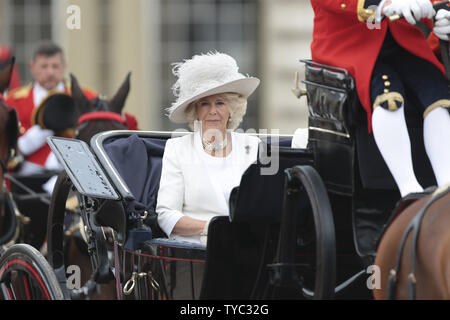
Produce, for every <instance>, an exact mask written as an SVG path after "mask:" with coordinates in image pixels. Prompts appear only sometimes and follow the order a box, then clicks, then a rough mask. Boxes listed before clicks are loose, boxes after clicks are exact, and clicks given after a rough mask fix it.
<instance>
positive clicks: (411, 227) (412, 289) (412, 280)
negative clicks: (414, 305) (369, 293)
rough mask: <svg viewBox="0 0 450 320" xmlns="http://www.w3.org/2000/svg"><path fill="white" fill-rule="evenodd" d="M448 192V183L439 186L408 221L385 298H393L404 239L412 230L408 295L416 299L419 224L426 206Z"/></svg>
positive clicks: (426, 208) (449, 188) (449, 187)
mask: <svg viewBox="0 0 450 320" xmlns="http://www.w3.org/2000/svg"><path fill="white" fill-rule="evenodd" d="M448 193H450V184H448V185H446V186H443V187H440V188H438V189H436V190H435V191H434V192H433V193H432V195H431V197H430V198H429V199H428V201H427V202H426V203H425V205H424V206H423V207H422V209H420V211H419V212H418V213H417V214H416V216H415V217H414V218H413V219H412V220H411V221H410V222H409V224H408V226H407V228H406V230H405V232H404V233H403V236H402V239H401V242H400V247H399V251H398V254H397V262H396V264H395V267H394V269H391V271H390V273H389V279H388V287H387V299H388V300H392V299H394V298H395V294H396V289H397V280H398V278H397V275H398V273H399V270H400V266H401V260H402V255H403V249H404V247H405V244H406V240H407V238H408V235H409V233H410V232H411V231H413V239H412V246H411V272H410V273H409V275H408V284H409V286H408V296H409V299H410V300H415V299H416V277H415V274H414V272H415V267H416V256H417V240H418V237H419V231H420V226H421V223H422V220H423V217H424V216H425V213H426V212H427V210H428V208H429V207H430V206H431V205H432V204H433V203H434V202H435V201H437V200H439V199H440V198H442V197H443V196H445V195H447V194H448Z"/></svg>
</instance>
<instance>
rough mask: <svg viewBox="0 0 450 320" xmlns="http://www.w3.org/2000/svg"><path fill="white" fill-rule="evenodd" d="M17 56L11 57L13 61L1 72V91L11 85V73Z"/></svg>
mask: <svg viewBox="0 0 450 320" xmlns="http://www.w3.org/2000/svg"><path fill="white" fill-rule="evenodd" d="M15 61H16V58H15V57H12V58H11V61H10V62H9V63H8V64H7V65H6V67H5V68H4V69H3V70H2V71H1V72H0V93H3V91H5V90H6V89H8V87H9V81H10V80H11V75H12V72H13V69H14V62H15Z"/></svg>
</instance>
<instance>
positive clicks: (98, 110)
mask: <svg viewBox="0 0 450 320" xmlns="http://www.w3.org/2000/svg"><path fill="white" fill-rule="evenodd" d="M130 76H131V72H129V73H128V74H127V76H126V77H125V80H124V82H123V83H122V85H121V86H120V88H119V89H118V90H117V92H116V93H115V95H114V96H113V97H112V98H111V99H109V100H107V99H105V98H103V97H97V98H95V99H92V100H89V99H88V98H87V97H86V95H85V94H84V93H83V90H82V89H81V87H80V85H79V83H78V80H77V79H76V77H75V76H74V75H73V74H71V75H70V81H71V91H72V97H73V99H74V102H75V109H76V112H77V115H78V128H77V130H76V131H75V135H76V138H77V139H80V140H83V141H85V142H87V143H89V141H90V139H91V138H92V136H94V135H95V134H97V133H99V132H102V131H108V130H123V129H127V128H129V127H128V126H127V123H126V120H125V119H124V117H123V116H122V109H123V107H124V106H125V101H126V99H127V97H128V93H129V91H130ZM127 116H128V117H129V115H127Z"/></svg>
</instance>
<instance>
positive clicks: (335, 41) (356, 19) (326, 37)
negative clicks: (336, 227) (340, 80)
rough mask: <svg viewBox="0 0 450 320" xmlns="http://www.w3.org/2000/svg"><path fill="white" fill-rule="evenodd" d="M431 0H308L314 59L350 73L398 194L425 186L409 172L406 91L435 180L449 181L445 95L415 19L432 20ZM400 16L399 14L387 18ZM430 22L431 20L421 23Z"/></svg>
mask: <svg viewBox="0 0 450 320" xmlns="http://www.w3.org/2000/svg"><path fill="white" fill-rule="evenodd" d="M432 2H434V1H430V0H340V1H336V0H311V4H312V6H313V9H314V13H315V17H314V34H313V42H312V45H311V52H312V59H313V60H314V61H316V62H319V63H323V64H327V65H333V66H336V67H340V68H344V69H347V70H348V71H349V73H350V74H351V75H352V76H353V77H354V78H355V81H356V89H357V93H358V96H359V99H360V101H361V104H362V106H363V107H364V109H365V110H366V112H367V120H368V127H369V131H373V134H374V138H375V142H376V144H377V146H378V148H379V150H380V153H381V154H382V156H383V158H384V160H385V162H386V164H387V166H388V167H389V169H390V171H391V173H392V175H393V177H394V180H395V181H396V183H397V186H398V187H399V189H400V193H401V195H402V197H405V196H406V195H408V194H410V193H416V192H422V191H423V188H422V186H421V185H420V184H419V182H418V181H417V179H416V176H415V174H414V170H413V165H412V156H411V144H410V139H409V135H408V130H407V127H406V121H405V116H404V107H406V108H408V107H410V106H408V105H406V106H404V101H405V99H404V95H405V89H408V90H409V91H412V92H414V94H415V95H416V97H417V99H418V101H419V102H420V106H419V107H421V108H422V111H423V116H424V141H425V149H426V151H427V155H428V157H429V159H430V162H431V164H432V167H433V171H434V173H435V176H436V180H437V182H438V185H444V184H447V183H450V148H449V141H450V114H449V112H448V111H449V107H450V100H449V99H450V93H449V87H448V81H447V79H446V77H445V70H444V67H443V65H442V64H441V63H440V62H439V61H438V59H437V57H436V56H435V54H434V53H433V51H432V49H431V48H430V46H429V44H428V43H427V41H426V39H425V37H424V35H423V33H422V32H421V31H420V29H419V28H417V27H416V26H415V24H416V21H419V20H422V21H424V22H428V23H430V20H429V19H430V18H432V17H433V16H434V15H435V11H434V9H433V7H432ZM397 14H400V15H402V16H403V17H404V19H400V20H397V21H390V19H388V18H389V17H391V16H393V15H397ZM426 20H428V21H426Z"/></svg>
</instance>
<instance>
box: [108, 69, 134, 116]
mask: <svg viewBox="0 0 450 320" xmlns="http://www.w3.org/2000/svg"><path fill="white" fill-rule="evenodd" d="M130 77H131V71H130V72H128V74H127V76H126V78H125V81H124V82H123V83H122V85H121V86H120V88H119V90H118V91H117V92H116V94H115V96H114V97H113V98H112V99H111V100H109V101H108V105H109V110H110V111H112V112H115V113H118V114H121V113H122V109H123V107H124V106H125V101H126V100H127V97H128V93H129V92H130Z"/></svg>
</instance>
